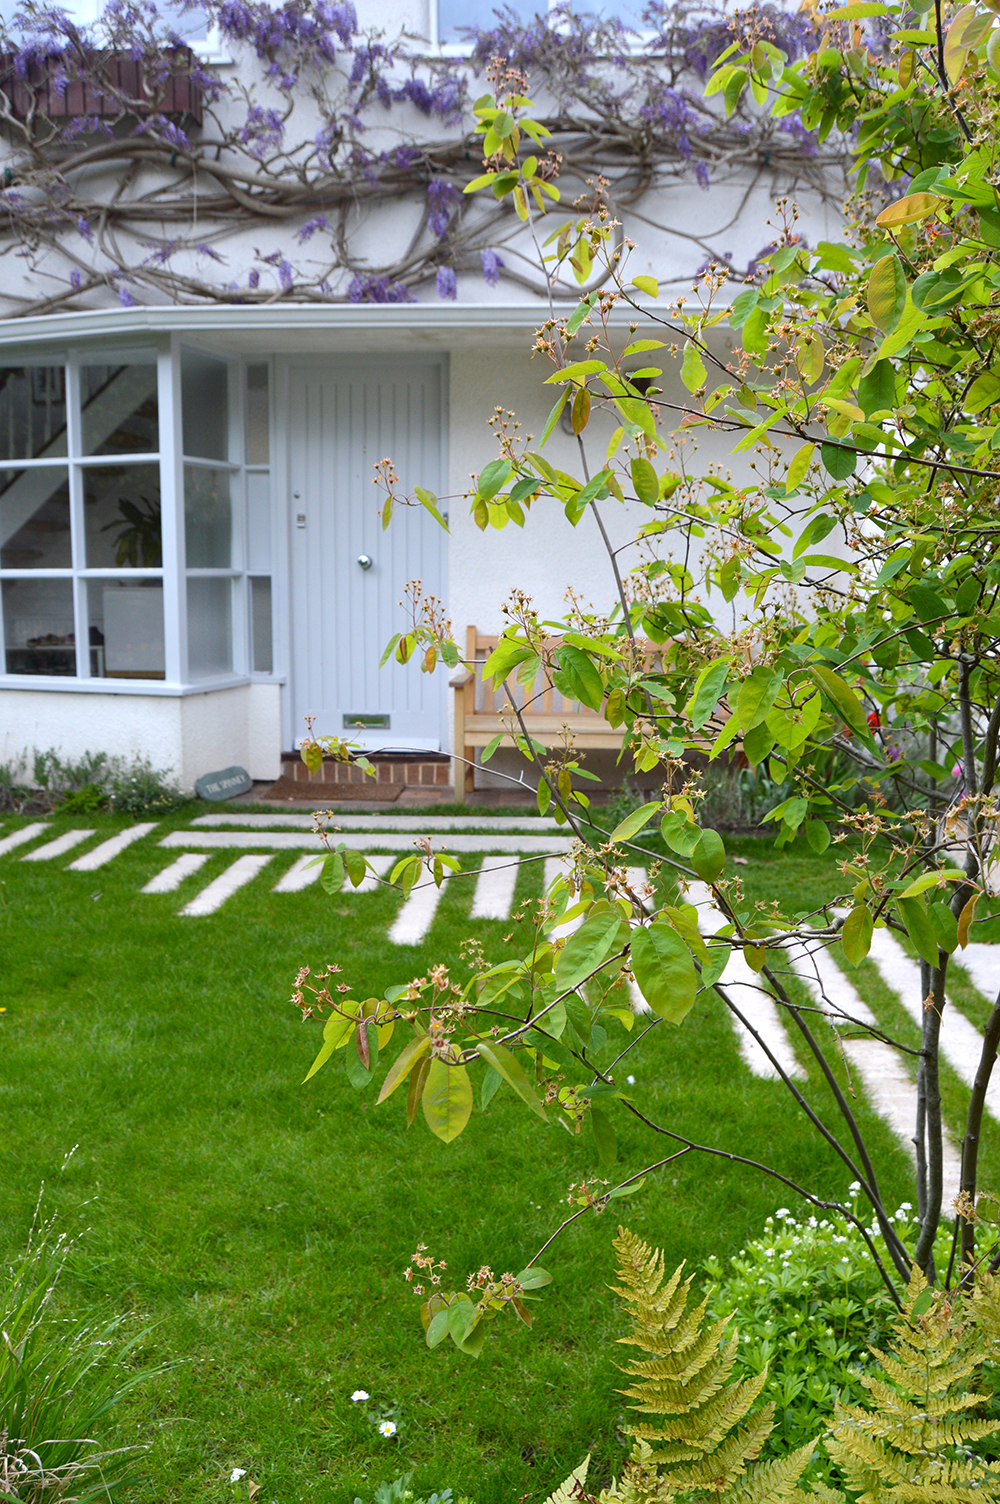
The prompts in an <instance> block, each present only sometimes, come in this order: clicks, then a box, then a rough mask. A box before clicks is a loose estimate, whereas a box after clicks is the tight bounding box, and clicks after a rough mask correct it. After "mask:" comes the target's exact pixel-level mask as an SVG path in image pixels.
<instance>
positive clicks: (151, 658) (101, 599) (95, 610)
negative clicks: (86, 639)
mask: <svg viewBox="0 0 1000 1504" xmlns="http://www.w3.org/2000/svg"><path fill="white" fill-rule="evenodd" d="M87 621H88V626H89V636H90V672H91V673H92V674H93V675H94V677H95V678H98V679H162V678H163V677H164V671H165V666H166V659H165V656H164V651H163V586H162V585H161V584H160V582H159V580H88V581H87Z"/></svg>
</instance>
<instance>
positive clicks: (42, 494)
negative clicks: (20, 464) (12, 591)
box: [0, 466, 73, 569]
mask: <svg viewBox="0 0 1000 1504" xmlns="http://www.w3.org/2000/svg"><path fill="white" fill-rule="evenodd" d="M72 567H73V550H72V546H71V543H70V522H69V476H68V474H67V472H66V470H65V468H64V467H63V466H59V467H58V468H57V469H54V470H48V469H45V470H0V568H3V569H71V568H72Z"/></svg>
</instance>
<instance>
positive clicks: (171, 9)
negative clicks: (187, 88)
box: [0, 0, 221, 59]
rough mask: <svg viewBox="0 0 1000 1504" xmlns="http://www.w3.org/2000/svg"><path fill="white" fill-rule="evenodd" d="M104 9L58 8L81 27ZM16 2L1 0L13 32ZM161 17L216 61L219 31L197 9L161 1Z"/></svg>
mask: <svg viewBox="0 0 1000 1504" xmlns="http://www.w3.org/2000/svg"><path fill="white" fill-rule="evenodd" d="M106 6H107V0H62V3H61V4H60V5H59V9H60V10H63V11H65V12H66V14H67V15H68V16H69V17H70V18H71V19H72V20H73V21H75V22H76V24H77V25H78V26H80V27H84V26H93V25H94V24H95V23H96V22H98V21H99V20H100V19H101V17H102V15H103V14H104V11H105V9H106ZM19 10H20V3H19V0H0V18H2V19H3V20H4V21H5V22H6V24H7V26H8V27H9V28H10V29H11V30H16V29H17V28H16V26H15V18H16V16H17V14H18V12H19ZM159 13H160V18H161V20H162V22H163V26H164V29H167V30H170V31H172V32H175V33H176V34H177V36H179V37H180V39H181V41H182V42H184V43H185V44H186V45H187V46H188V47H190V48H191V50H192V52H196V53H197V54H198V55H199V56H200V57H204V58H206V59H210V58H212V59H217V58H218V55H219V52H220V46H221V44H220V39H219V29H218V27H217V26H216V25H215V24H214V23H213V22H212V21H211V19H210V17H209V16H208V14H207V12H205V11H204V10H202V9H201V8H200V7H199V6H197V5H195V6H186V5H185V4H184V0H160V4H159Z"/></svg>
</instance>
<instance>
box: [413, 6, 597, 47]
mask: <svg viewBox="0 0 1000 1504" xmlns="http://www.w3.org/2000/svg"><path fill="white" fill-rule="evenodd" d="M497 8H498V5H497V0H438V28H439V31H438V36H439V39H440V40H441V41H442V42H459V41H462V40H464V39H463V38H462V37H461V36H460V35H459V27H460V26H482V27H484V28H485V29H486V30H487V31H492V29H493V28H494V27H495V26H496V24H497V18H496V11H497ZM546 8H547V7H546V5H545V4H544V0H543V3H542V4H539V0H511V3H510V4H505V5H504V7H503V10H504V15H505V16H506V15H507V14H510V15H512V16H516V17H517V18H518V20H521V21H533V20H534V18H535V15H536V13H537V12H538V11H539V10H542V11H544V10H545V9H546ZM587 9H588V10H589V9H591V7H590V6H589V5H588V7H587Z"/></svg>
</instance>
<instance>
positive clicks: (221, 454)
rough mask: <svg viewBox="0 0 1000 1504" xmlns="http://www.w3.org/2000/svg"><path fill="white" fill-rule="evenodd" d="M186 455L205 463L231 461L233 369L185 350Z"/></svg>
mask: <svg viewBox="0 0 1000 1504" xmlns="http://www.w3.org/2000/svg"><path fill="white" fill-rule="evenodd" d="M181 410H182V418H183V424H184V453H185V454H189V455H191V457H192V458H198V459H203V460H228V458H229V368H228V366H227V365H226V363H225V361H224V360H216V359H215V358H214V357H213V356H211V355H201V354H199V353H198V351H196V350H185V351H184V352H183V354H182V356H181Z"/></svg>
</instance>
